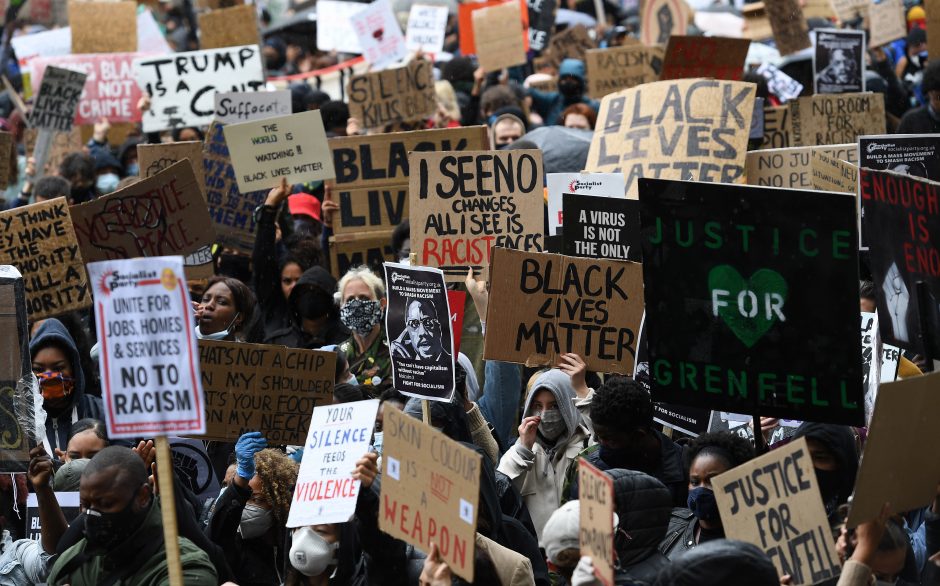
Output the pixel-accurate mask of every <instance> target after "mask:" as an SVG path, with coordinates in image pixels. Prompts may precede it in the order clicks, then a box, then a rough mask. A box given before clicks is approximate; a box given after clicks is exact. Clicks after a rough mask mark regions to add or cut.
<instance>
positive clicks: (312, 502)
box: [287, 399, 379, 528]
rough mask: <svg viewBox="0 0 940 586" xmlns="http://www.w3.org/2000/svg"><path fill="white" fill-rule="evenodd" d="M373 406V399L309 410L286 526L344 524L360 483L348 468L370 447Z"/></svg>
mask: <svg viewBox="0 0 940 586" xmlns="http://www.w3.org/2000/svg"><path fill="white" fill-rule="evenodd" d="M378 410H379V402H378V400H376V399H372V400H370V401H357V402H355V403H342V404H340V405H321V406H320V407H317V408H315V409H314V410H313V417H311V418H310V430H309V431H308V432H307V442H306V443H305V444H304V457H303V460H302V461H301V462H300V473H299V474H298V475H297V485H296V486H295V488H294V500H293V501H292V502H291V506H290V514H289V515H288V516H287V526H288V527H290V528H293V527H304V526H306V525H319V524H324V523H345V522H346V521H349V518H350V517H352V515H353V513H355V512H356V500H357V499H358V498H359V485H360V482H359V481H358V480H353V477H352V472H353V470H354V469H355V466H356V460H358V459H359V458H361V457H362V456H363V455H364V454H365V453H366V452H367V451H368V450H369V442H370V441H371V440H372V430H373V428H374V426H375V414H376V412H378Z"/></svg>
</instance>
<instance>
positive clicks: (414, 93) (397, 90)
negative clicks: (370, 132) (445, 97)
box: [346, 59, 437, 128]
mask: <svg viewBox="0 0 940 586" xmlns="http://www.w3.org/2000/svg"><path fill="white" fill-rule="evenodd" d="M346 94H347V95H348V96H349V116H350V117H352V118H356V119H357V120H359V121H360V122H361V123H362V125H363V126H364V127H365V128H382V127H384V126H386V125H388V124H392V123H395V122H411V121H414V120H420V119H422V118H426V117H428V116H430V115H431V114H433V113H434V112H435V111H436V110H437V94H435V93H434V66H433V65H432V64H431V63H430V62H429V61H424V60H423V59H422V60H416V61H412V62H410V63H408V64H407V65H402V66H401V67H394V68H392V69H383V70H382V71H375V72H368V73H363V74H361V75H354V76H353V77H352V78H351V79H350V80H349V83H348V84H347V85H346Z"/></svg>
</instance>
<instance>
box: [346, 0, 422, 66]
mask: <svg viewBox="0 0 940 586" xmlns="http://www.w3.org/2000/svg"><path fill="white" fill-rule="evenodd" d="M350 21H351V22H352V27H353V30H354V31H356V35H357V36H358V37H359V46H360V47H361V48H362V50H361V51H360V52H361V53H362V56H363V57H364V58H365V60H366V61H368V62H369V63H371V64H372V65H373V67H376V68H379V69H381V68H383V67H385V66H387V65H389V64H391V63H394V62H396V61H400V60H402V59H404V58H405V57H406V56H407V55H408V48H407V47H406V46H405V35H403V34H402V32H401V27H399V26H398V20H396V19H395V14H394V13H392V5H391V4H390V3H389V1H388V0H374V1H373V2H372V3H370V4H368V5H367V6H366V7H365V8H363V9H362V10H360V11H359V12H357V13H356V14H354V15H352V16H351V17H350Z"/></svg>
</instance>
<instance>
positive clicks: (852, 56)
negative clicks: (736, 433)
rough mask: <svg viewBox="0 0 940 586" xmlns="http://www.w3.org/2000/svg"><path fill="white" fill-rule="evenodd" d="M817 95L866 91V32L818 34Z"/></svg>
mask: <svg viewBox="0 0 940 586" xmlns="http://www.w3.org/2000/svg"><path fill="white" fill-rule="evenodd" d="M813 34H815V35H816V49H815V50H814V51H813V93H817V94H845V93H853V92H864V91H865V31H855V30H841V29H822V30H819V29H817V30H815V31H813Z"/></svg>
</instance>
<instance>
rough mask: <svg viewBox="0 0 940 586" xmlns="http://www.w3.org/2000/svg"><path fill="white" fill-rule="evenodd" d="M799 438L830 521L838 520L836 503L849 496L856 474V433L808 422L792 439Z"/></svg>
mask: <svg viewBox="0 0 940 586" xmlns="http://www.w3.org/2000/svg"><path fill="white" fill-rule="evenodd" d="M801 437H805V438H806V445H807V447H808V448H809V455H810V457H811V458H812V460H813V470H814V471H815V472H816V480H817V482H818V483H819V492H820V494H821V496H822V500H823V505H824V506H825V508H826V515H827V516H828V517H829V519H830V521H833V520H839V521H841V519H836V517H835V516H836V515H837V511H838V508H839V505H841V504H844V503H846V502H848V500H849V496H851V495H852V490H853V488H854V486H855V476H856V475H857V474H858V448H857V447H856V444H855V433H854V432H853V431H852V428H851V427H846V426H844V425H833V424H831V423H813V422H809V421H807V422H804V423H803V424H802V425H800V426H799V427H798V428H797V430H796V433H795V434H793V440H792V441H795V440H798V439H799V438H801Z"/></svg>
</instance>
